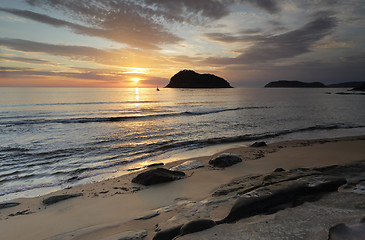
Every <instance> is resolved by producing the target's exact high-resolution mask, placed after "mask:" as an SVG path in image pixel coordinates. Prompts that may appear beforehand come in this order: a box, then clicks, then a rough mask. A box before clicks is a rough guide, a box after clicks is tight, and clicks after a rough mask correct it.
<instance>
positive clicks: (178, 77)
mask: <svg viewBox="0 0 365 240" xmlns="http://www.w3.org/2000/svg"><path fill="white" fill-rule="evenodd" d="M166 87H167V88H232V86H231V85H230V84H229V82H227V81H226V80H224V79H223V78H221V77H218V76H215V75H213V74H199V73H196V72H194V71H192V70H186V69H185V70H182V71H180V72H178V73H176V74H175V75H174V76H173V77H172V78H171V79H170V82H169V84H167V85H166Z"/></svg>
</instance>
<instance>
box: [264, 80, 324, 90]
mask: <svg viewBox="0 0 365 240" xmlns="http://www.w3.org/2000/svg"><path fill="white" fill-rule="evenodd" d="M325 87H326V85H324V84H323V83H321V82H309V83H308V82H300V81H288V80H279V81H274V82H269V83H268V84H266V85H265V88H325Z"/></svg>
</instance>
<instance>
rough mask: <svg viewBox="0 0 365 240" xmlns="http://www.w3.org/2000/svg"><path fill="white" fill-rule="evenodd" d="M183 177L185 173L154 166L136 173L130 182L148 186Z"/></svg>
mask: <svg viewBox="0 0 365 240" xmlns="http://www.w3.org/2000/svg"><path fill="white" fill-rule="evenodd" d="M184 177H185V173H183V172H180V171H170V170H168V169H165V168H155V169H151V170H148V171H146V172H143V173H140V174H138V175H137V176H136V177H134V178H133V179H132V182H133V183H138V184H142V185H145V186H149V185H153V184H158V183H164V182H171V181H174V180H178V179H182V178H184Z"/></svg>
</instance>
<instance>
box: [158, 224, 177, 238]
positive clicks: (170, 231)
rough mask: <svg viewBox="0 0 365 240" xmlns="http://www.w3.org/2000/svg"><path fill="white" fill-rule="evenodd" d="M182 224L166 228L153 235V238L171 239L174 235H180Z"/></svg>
mask: <svg viewBox="0 0 365 240" xmlns="http://www.w3.org/2000/svg"><path fill="white" fill-rule="evenodd" d="M181 227H182V225H179V226H176V227H172V228H169V229H166V230H162V231H160V232H158V233H156V235H155V236H154V237H153V240H171V239H173V238H174V237H176V236H178V235H180V229H181Z"/></svg>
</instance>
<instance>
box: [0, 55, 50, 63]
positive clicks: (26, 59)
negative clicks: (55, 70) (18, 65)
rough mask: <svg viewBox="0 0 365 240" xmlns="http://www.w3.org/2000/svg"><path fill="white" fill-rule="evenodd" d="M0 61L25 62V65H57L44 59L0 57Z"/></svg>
mask: <svg viewBox="0 0 365 240" xmlns="http://www.w3.org/2000/svg"><path fill="white" fill-rule="evenodd" d="M0 59H2V60H5V61H15V62H24V63H33V64H50V65H54V64H55V63H52V62H50V61H46V60H42V59H35V58H25V57H5V56H0Z"/></svg>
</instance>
